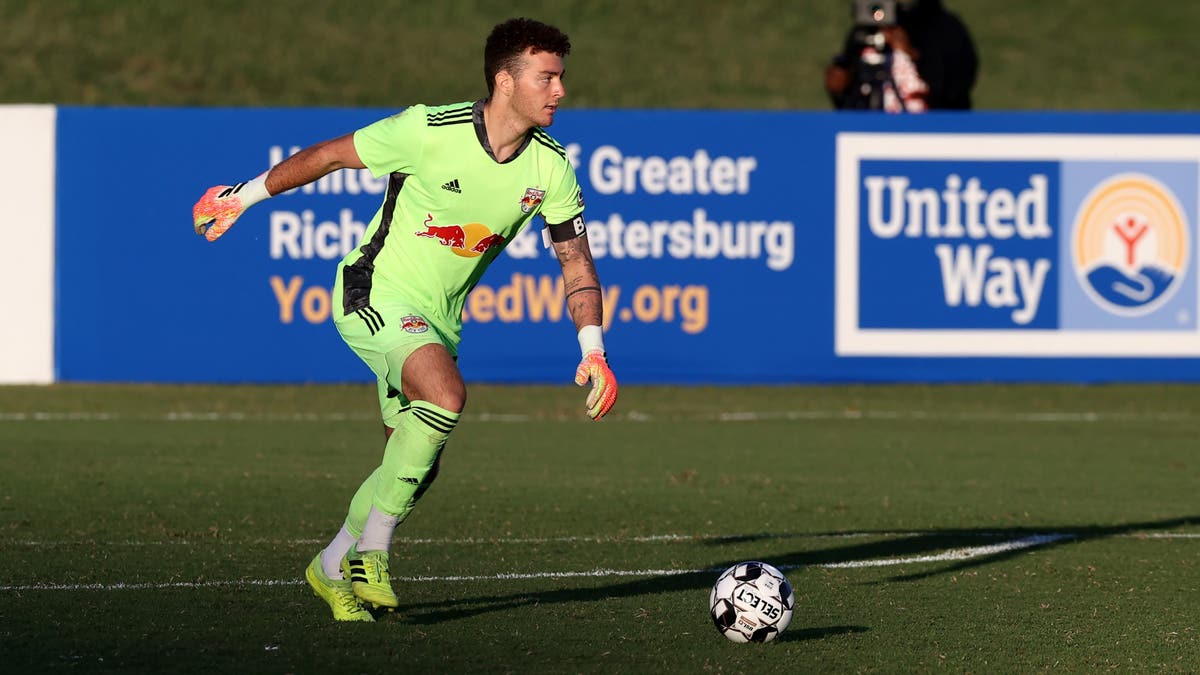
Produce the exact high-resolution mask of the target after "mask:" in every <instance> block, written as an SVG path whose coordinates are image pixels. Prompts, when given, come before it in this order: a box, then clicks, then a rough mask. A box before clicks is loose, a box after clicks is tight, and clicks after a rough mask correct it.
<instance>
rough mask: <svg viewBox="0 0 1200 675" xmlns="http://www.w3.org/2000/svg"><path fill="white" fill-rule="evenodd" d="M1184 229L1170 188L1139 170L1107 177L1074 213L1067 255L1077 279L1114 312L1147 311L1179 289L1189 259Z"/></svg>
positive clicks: (1185, 225) (1184, 222)
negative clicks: (1072, 233)
mask: <svg viewBox="0 0 1200 675" xmlns="http://www.w3.org/2000/svg"><path fill="white" fill-rule="evenodd" d="M1188 231H1189V225H1188V222H1187V216H1186V214H1185V212H1184V210H1183V209H1182V208H1181V207H1180V205H1179V200H1178V199H1177V198H1176V196H1175V194H1174V193H1173V192H1172V191H1171V190H1170V188H1168V187H1166V186H1165V185H1163V184H1162V183H1160V182H1158V181H1157V180H1155V179H1153V178H1151V177H1149V176H1146V175H1144V174H1140V173H1127V174H1122V175H1118V176H1114V177H1112V178H1109V179H1108V180H1106V181H1104V182H1103V183H1101V184H1099V185H1097V186H1096V187H1095V188H1093V189H1092V191H1091V192H1090V193H1089V194H1088V195H1087V197H1085V198H1084V200H1083V202H1082V203H1081V204H1080V206H1079V210H1078V212H1077V213H1076V216H1075V223H1074V236H1073V238H1072V242H1071V243H1072V247H1073V251H1072V255H1071V259H1072V260H1073V262H1074V265H1075V273H1076V275H1077V276H1078V278H1079V283H1080V285H1081V286H1082V287H1083V289H1084V291H1085V292H1086V294H1087V295H1088V297H1089V298H1090V299H1091V300H1092V301H1093V302H1094V303H1096V305H1097V306H1099V307H1100V308H1102V309H1104V310H1106V311H1108V312H1110V313H1112V314H1115V315H1118V316H1142V315H1145V314H1149V313H1150V312H1153V311H1154V310H1155V309H1157V308H1158V307H1159V306H1161V305H1162V304H1163V303H1165V302H1166V301H1167V300H1168V299H1170V297H1171V296H1172V295H1174V294H1175V292H1176V291H1177V290H1179V287H1180V285H1181V283H1180V282H1181V280H1182V279H1183V277H1184V276H1185V272H1186V271H1187V265H1188V262H1189V261H1188V249H1189V242H1188Z"/></svg>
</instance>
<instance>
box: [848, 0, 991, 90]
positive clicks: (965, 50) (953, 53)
mask: <svg viewBox="0 0 1200 675" xmlns="http://www.w3.org/2000/svg"><path fill="white" fill-rule="evenodd" d="M896 23H897V24H899V25H900V27H902V28H903V29H904V30H905V31H906V32H907V33H908V39H909V42H911V43H912V46H913V47H914V48H916V49H917V50H918V51H919V52H920V58H919V59H917V72H918V73H920V75H921V79H923V80H925V83H926V84H928V85H929V93H928V95H926V97H925V101H926V103H927V104H928V106H929V108H930V109H931V110H935V109H943V110H968V109H970V108H971V88H972V87H974V86H975V75H976V73H977V72H978V70H979V58H978V56H977V54H976V53H975V43H974V42H973V41H972V40H971V34H970V33H969V32H968V31H967V27H966V25H965V24H964V23H963V22H962V20H960V19H959V18H958V17H957V16H956V15H954V14H953V13H951V12H948V11H946V9H944V8H943V7H942V3H941V0H920V2H918V3H916V4H915V7H913V8H912V9H910V10H908V11H905V10H904V9H903V8H902V9H901V10H900V11H899V12H898V13H897V17H896ZM861 30H862V29H860V28H858V27H855V28H852V29H851V30H850V32H849V34H848V35H847V36H846V44H845V47H843V49H842V52H841V53H840V54H838V55H837V56H836V57H835V58H834V63H836V64H838V65H840V66H842V67H844V68H847V69H849V70H850V72H851V74H852V75H854V74H855V73H856V72H858V71H857V66H858V61H859V56H860V54H861V53H862V49H863V45H862V43H861V41H860V39H859V38H858V37H857V36H856V33H858V32H859V31H861ZM854 86H855V84H854V83H852V84H851V89H853V88H854ZM834 104H835V105H837V106H839V107H841V97H838V96H835V97H834Z"/></svg>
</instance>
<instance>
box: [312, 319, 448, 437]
mask: <svg viewBox="0 0 1200 675" xmlns="http://www.w3.org/2000/svg"><path fill="white" fill-rule="evenodd" d="M425 317H426V315H425V314H424V313H423V312H422V311H421V310H419V309H417V308H415V307H413V306H412V305H411V304H409V303H406V302H403V301H398V300H397V301H391V300H381V301H380V302H372V303H371V304H370V305H368V306H366V307H364V308H362V309H359V310H356V311H354V312H350V313H349V314H346V315H345V316H341V317H337V316H335V317H334V320H333V323H334V326H336V327H337V330H338V333H339V334H340V335H341V336H342V339H343V340H345V342H346V344H347V345H349V346H350V349H353V350H354V353H355V354H358V357H359V358H361V359H362V360H363V362H364V363H366V364H367V367H368V368H370V369H371V372H373V373H375V379H376V383H377V385H378V389H379V411H380V413H381V415H382V416H383V423H384V424H386V425H387V426H389V427H391V428H393V429H394V428H396V423H397V418H398V417H399V415H400V410H401V409H402V408H404V407H407V406H408V404H409V401H408V399H406V398H405V397H404V394H403V393H402V392H403V388H402V387H401V382H400V375H401V371H402V370H403V368H404V362H405V360H407V359H408V357H409V356H410V355H411V354H412V353H413V352H415V351H416V350H417V349H418V348H420V347H423V346H425V345H428V344H437V345H442V346H443V347H445V348H446V349H447V350H448V351H449V352H450V356H452V357H455V358H457V357H458V339H457V335H454V336H451V334H450V333H449V331H447V330H445V329H444V328H441V327H439V326H438V325H437V324H435V323H433V322H432V321H429V320H427V319H426V318H425Z"/></svg>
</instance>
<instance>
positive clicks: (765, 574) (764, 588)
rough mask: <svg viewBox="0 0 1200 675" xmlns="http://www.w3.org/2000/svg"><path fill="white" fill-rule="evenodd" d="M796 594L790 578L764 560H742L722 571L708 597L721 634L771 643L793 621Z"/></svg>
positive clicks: (740, 639) (744, 640) (710, 608)
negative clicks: (789, 580)
mask: <svg viewBox="0 0 1200 675" xmlns="http://www.w3.org/2000/svg"><path fill="white" fill-rule="evenodd" d="M795 602H796V596H795V594H794V593H793V592H792V585H791V584H790V583H788V580H787V577H785V576H783V573H782V572H780V571H779V570H777V569H775V568H774V567H772V566H770V565H768V564H766V563H764V562H756V561H755V562H742V563H738V564H736V565H734V566H733V567H730V568H729V569H727V570H725V571H724V572H723V573H721V576H720V577H719V578H717V583H715V584H713V589H712V593H710V594H709V596H708V607H709V612H710V613H711V614H712V620H713V623H714V624H716V626H717V630H718V631H720V632H721V635H724V636H725V637H727V638H729V639H730V640H732V641H734V642H770V641H771V640H774V639H775V638H777V637H779V634H780V633H782V632H783V631H784V630H785V629H786V628H787V627H788V624H789V623H791V622H792V609H793V606H794V605H795Z"/></svg>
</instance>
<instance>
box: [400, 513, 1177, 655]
mask: <svg viewBox="0 0 1200 675" xmlns="http://www.w3.org/2000/svg"><path fill="white" fill-rule="evenodd" d="M1194 525H1200V516H1191V517H1186V518H1174V519H1169V520H1159V521H1153V522H1140V523H1127V524H1123V525H1112V526H1099V525H1095V526H1068V527H1056V528H1036V529H1035V528H1023V527H1017V528H1000V529H993V528H986V529H985V528H979V529H957V530H930V531H925V532H912V533H908V532H894V531H867V532H854V533H844V532H817V533H806V534H803V535H778V534H761V535H746V536H737V537H721V538H717V539H711V540H706V541H705V543H706V545H708V546H709V547H711V548H714V549H720V548H722V547H725V546H730V545H735V544H742V543H747V542H751V541H762V540H782V539H787V538H791V537H793V536H794V537H795V538H800V537H804V538H806V539H809V540H812V539H814V538H821V537H828V538H829V540H830V541H836V542H839V543H838V544H837V545H835V546H831V547H828V548H824V549H820V550H805V551H796V552H793V553H785V554H782V555H772V556H768V557H764V558H760V559H761V560H763V561H765V562H768V563H770V564H772V565H774V566H776V567H778V568H780V569H781V570H784V571H785V572H786V571H788V570H793V569H803V568H806V567H825V568H839V567H884V566H897V567H901V566H904V567H912V566H917V565H920V566H926V565H932V567H931V568H929V569H924V570H923V571H921V572H914V573H904V574H898V575H895V576H892V577H889V578H887V579H885V580H883V582H906V581H919V580H921V579H927V578H930V577H934V576H938V575H944V574H954V573H957V572H961V571H963V570H966V569H971V568H974V567H980V566H983V565H990V564H992V563H997V562H1001V561H1004V560H1009V559H1011V558H1013V557H1015V556H1018V555H1021V554H1023V553H1027V552H1029V551H1033V550H1046V549H1049V548H1053V547H1058V546H1062V545H1063V544H1068V543H1078V542H1084V541H1091V540H1096V539H1105V538H1108V537H1114V536H1129V535H1133V534H1135V533H1146V534H1152V533H1154V532H1157V531H1166V530H1171V529H1175V528H1180V527H1186V526H1194ZM860 538H861V539H874V540H873V541H866V542H862V543H844V542H849V541H853V540H854V539H860ZM743 560H745V558H737V559H723V560H714V562H713V563H712V564H711V565H710V566H709V567H707V568H705V569H703V570H693V571H687V572H682V573H676V574H669V575H656V576H651V577H646V578H641V579H636V580H634V581H627V582H622V583H615V584H607V585H602V586H597V587H594V588H563V589H555V590H549V591H536V592H530V593H512V594H508V595H488V596H479V597H473V598H471V597H468V598H462V599H458V600H453V601H451V602H450V603H446V602H438V603H414V604H409V605H401V606H400V607H399V608H398V610H397V612H398V614H400V616H401V617H402V620H403V621H406V622H408V623H415V624H435V623H440V622H442V621H451V620H455V619H461V618H465V617H469V616H474V615H477V614H483V613H486V612H494V611H497V610H505V609H512V608H515V607H522V606H526V605H537V604H543V603H579V602H595V601H601V600H606V599H609V598H623V597H636V596H642V595H653V594H657V593H672V592H677V591H688V592H697V591H707V590H708V589H709V588H710V586H711V584H712V583H713V581H714V580H715V579H716V576H717V574H719V573H720V572H721V571H722V570H725V569H727V568H728V567H730V566H732V565H734V564H736V563H739V562H742V561H743ZM883 582H869V583H883ZM705 597H707V596H705ZM701 604H703V602H701ZM867 630H869V629H868V628H865V627H861V626H833V627H826V628H816V627H808V628H802V627H793V628H792V629H791V630H789V631H788V632H787V633H785V634H784V635H783V636H781V638H783V637H787V638H788V639H791V640H812V639H820V638H823V637H826V636H830V635H840V634H848V633H858V632H865V631H867ZM789 636H790V637H789Z"/></svg>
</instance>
